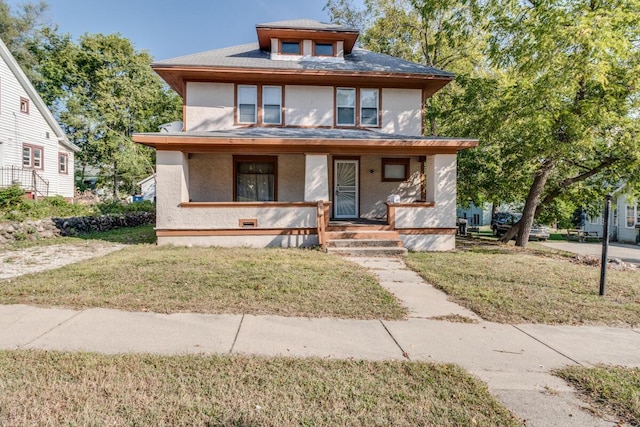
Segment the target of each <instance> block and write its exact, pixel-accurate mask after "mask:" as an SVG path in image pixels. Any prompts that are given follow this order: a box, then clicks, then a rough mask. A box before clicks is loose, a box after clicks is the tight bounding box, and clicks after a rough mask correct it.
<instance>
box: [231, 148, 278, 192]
mask: <svg viewBox="0 0 640 427" xmlns="http://www.w3.org/2000/svg"><path fill="white" fill-rule="evenodd" d="M233 169H234V175H235V185H234V200H235V201H236V202H273V201H275V200H277V197H278V195H277V176H278V158H277V157H276V156H234V158H233Z"/></svg>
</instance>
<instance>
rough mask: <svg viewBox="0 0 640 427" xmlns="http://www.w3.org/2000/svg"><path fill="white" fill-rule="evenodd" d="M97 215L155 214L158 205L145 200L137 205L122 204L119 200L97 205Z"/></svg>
mask: <svg viewBox="0 0 640 427" xmlns="http://www.w3.org/2000/svg"><path fill="white" fill-rule="evenodd" d="M96 210H97V212H96V213H99V214H101V215H109V214H123V213H130V212H155V210H156V205H155V203H153V202H150V201H148V200H144V201H142V202H137V203H122V202H119V201H117V200H111V201H108V202H102V203H98V204H97V205H96Z"/></svg>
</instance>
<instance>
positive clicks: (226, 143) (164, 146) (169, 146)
mask: <svg viewBox="0 0 640 427" xmlns="http://www.w3.org/2000/svg"><path fill="white" fill-rule="evenodd" d="M133 140H134V141H135V142H137V143H139V144H143V145H147V146H149V147H153V148H155V149H156V150H160V151H182V152H185V153H259V154H265V153H274V154H294V153H301V154H304V153H311V154H313V153H315V154H341V155H345V154H351V155H356V154H359V155H364V154H370V155H427V154H455V153H457V152H458V151H460V150H465V149H468V148H473V147H476V146H477V145H478V140H476V139H459V138H427V137H422V138H421V137H416V138H407V137H400V138H398V137H396V138H376V139H349V138H326V137H319V138H287V137H282V138H279V137H268V138H266V137H232V136H204V135H167V134H166V133H165V134H160V133H153V134H150V133H149V134H135V135H134V136H133Z"/></svg>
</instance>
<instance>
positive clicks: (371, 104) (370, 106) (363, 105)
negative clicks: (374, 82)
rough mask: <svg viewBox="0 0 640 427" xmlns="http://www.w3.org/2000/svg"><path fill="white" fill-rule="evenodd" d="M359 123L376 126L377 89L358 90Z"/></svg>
mask: <svg viewBox="0 0 640 427" xmlns="http://www.w3.org/2000/svg"><path fill="white" fill-rule="evenodd" d="M360 124H361V125H362V126H378V89H362V90H361V91H360Z"/></svg>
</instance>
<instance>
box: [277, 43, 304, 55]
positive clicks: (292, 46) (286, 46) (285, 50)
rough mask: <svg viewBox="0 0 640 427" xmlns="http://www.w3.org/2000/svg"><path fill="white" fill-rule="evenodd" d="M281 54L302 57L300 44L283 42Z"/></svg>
mask: <svg viewBox="0 0 640 427" xmlns="http://www.w3.org/2000/svg"><path fill="white" fill-rule="evenodd" d="M280 53H282V54H283V55H300V42H282V45H281V46H280Z"/></svg>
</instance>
